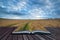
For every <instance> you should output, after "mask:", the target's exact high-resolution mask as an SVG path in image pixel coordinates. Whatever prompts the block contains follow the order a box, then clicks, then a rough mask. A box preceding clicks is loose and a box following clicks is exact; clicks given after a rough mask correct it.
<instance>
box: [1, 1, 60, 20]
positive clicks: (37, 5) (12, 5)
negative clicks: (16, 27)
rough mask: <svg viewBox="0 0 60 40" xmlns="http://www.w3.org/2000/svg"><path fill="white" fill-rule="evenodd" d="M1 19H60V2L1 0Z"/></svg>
mask: <svg viewBox="0 0 60 40" xmlns="http://www.w3.org/2000/svg"><path fill="white" fill-rule="evenodd" d="M0 18H7V19H49V18H60V0H0Z"/></svg>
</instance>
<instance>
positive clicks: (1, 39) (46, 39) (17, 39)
mask: <svg viewBox="0 0 60 40" xmlns="http://www.w3.org/2000/svg"><path fill="white" fill-rule="evenodd" d="M14 29H15V28H13V27H0V40H60V28H47V29H48V30H49V31H50V32H51V34H19V35H18V34H16V35H14V34H12V32H13V30H14Z"/></svg>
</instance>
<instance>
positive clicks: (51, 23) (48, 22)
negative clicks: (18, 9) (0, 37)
mask: <svg viewBox="0 0 60 40" xmlns="http://www.w3.org/2000/svg"><path fill="white" fill-rule="evenodd" d="M26 23H29V24H28V29H29V30H30V31H32V30H44V31H46V29H45V27H60V19H40V20H12V19H0V27H17V28H16V30H14V31H19V30H21V29H22V28H24V26H25V25H26Z"/></svg>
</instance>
